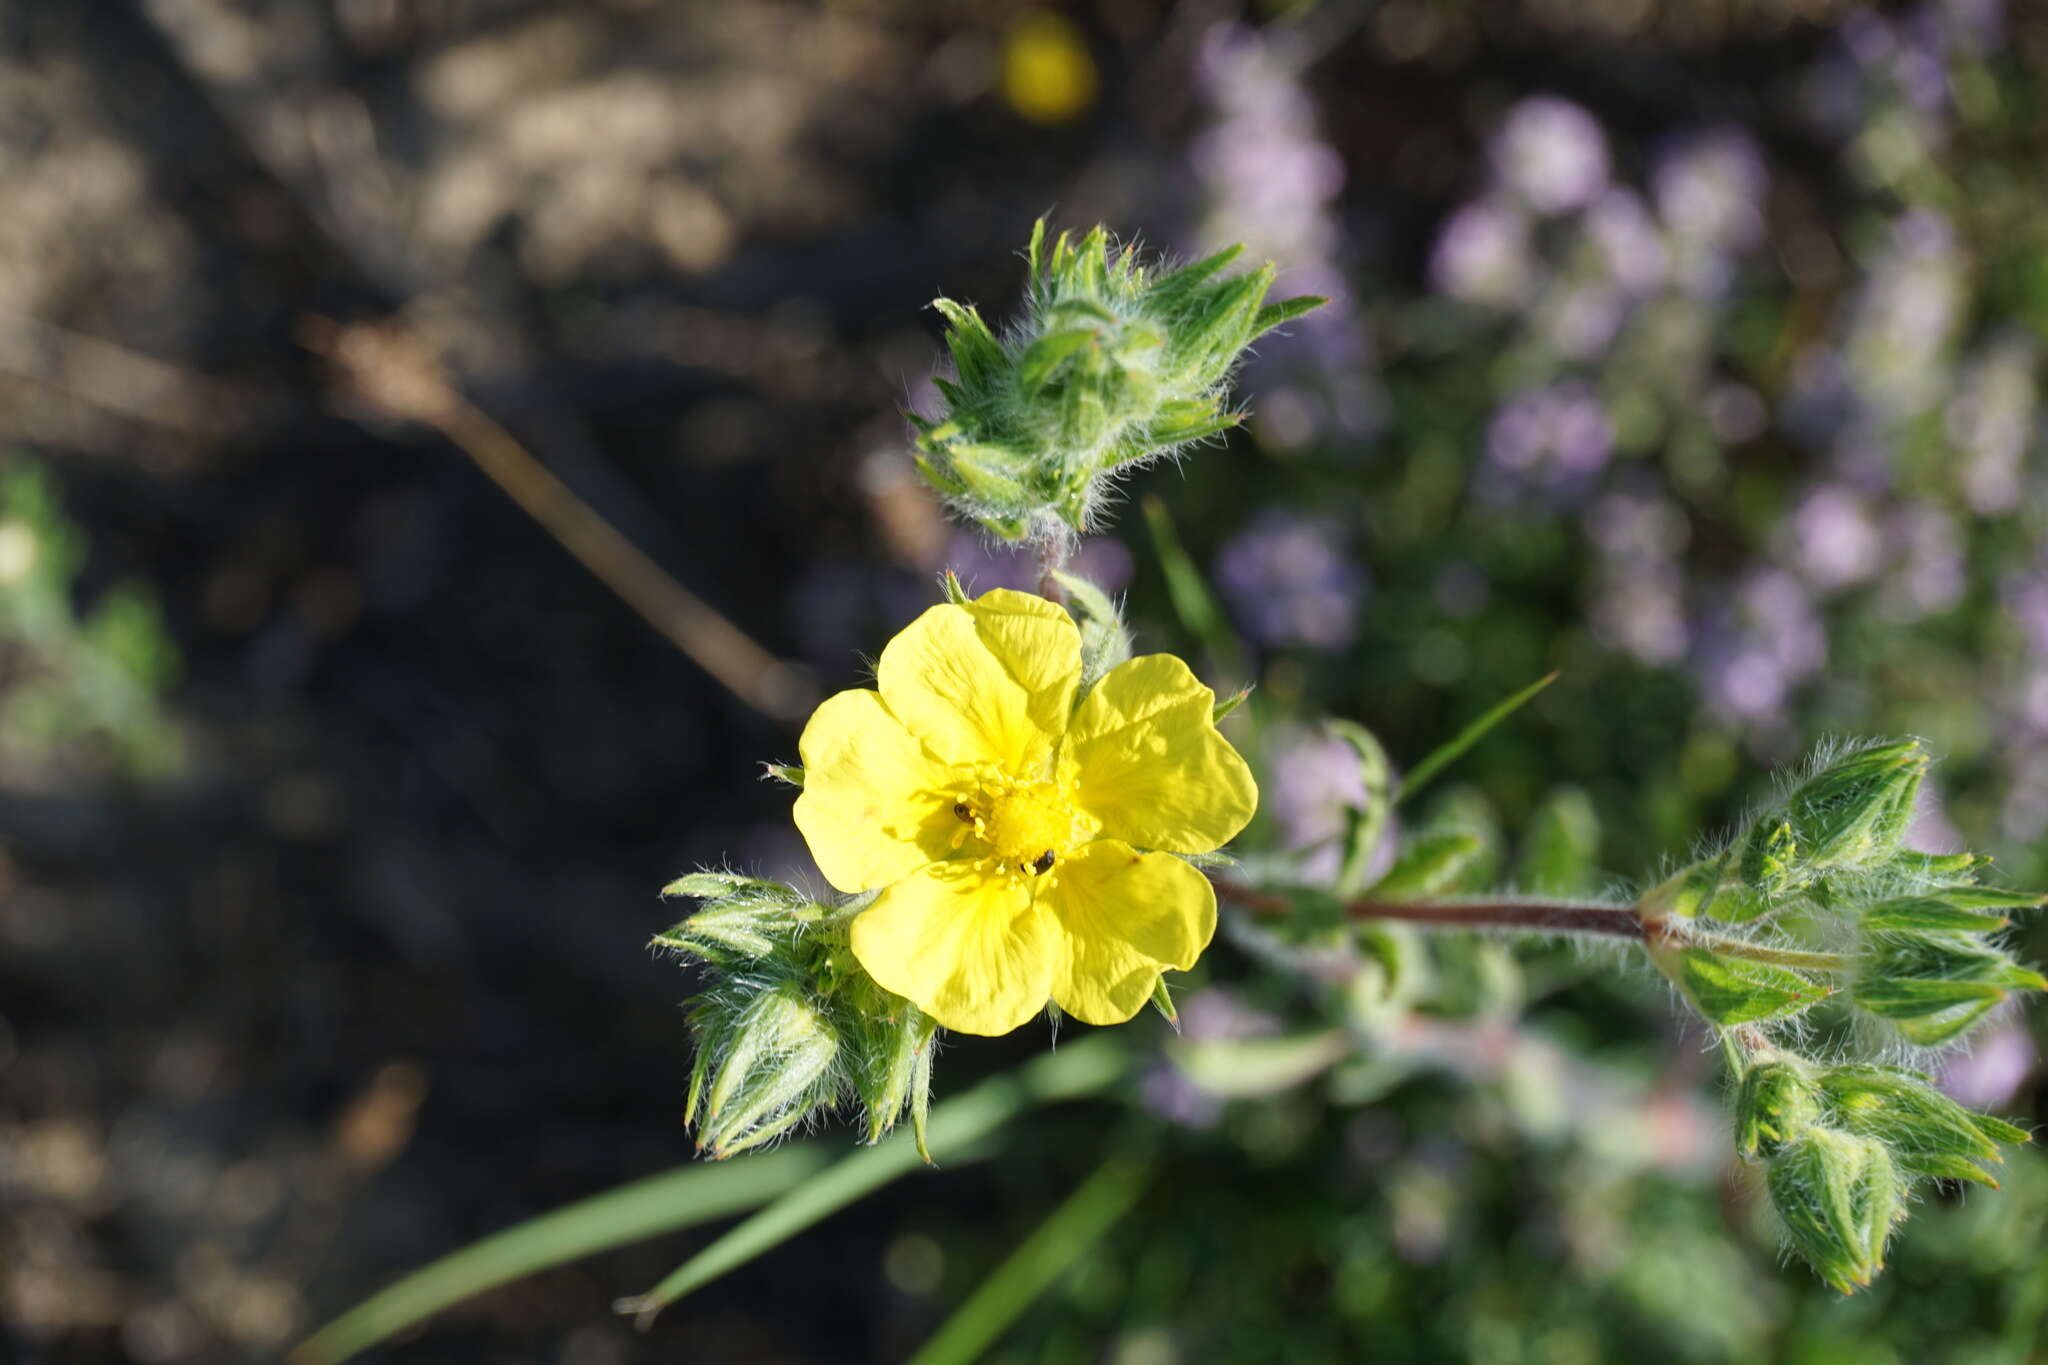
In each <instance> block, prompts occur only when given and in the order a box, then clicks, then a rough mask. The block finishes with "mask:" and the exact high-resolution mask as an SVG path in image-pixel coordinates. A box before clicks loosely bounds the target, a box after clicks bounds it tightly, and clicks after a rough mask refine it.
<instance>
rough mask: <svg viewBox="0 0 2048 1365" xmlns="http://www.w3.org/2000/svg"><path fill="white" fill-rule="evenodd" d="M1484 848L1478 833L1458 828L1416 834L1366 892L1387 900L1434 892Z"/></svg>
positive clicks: (1460, 872)
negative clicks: (1384, 873) (1392, 863)
mask: <svg viewBox="0 0 2048 1365" xmlns="http://www.w3.org/2000/svg"><path fill="white" fill-rule="evenodd" d="M1485 847H1486V845H1485V843H1484V841H1483V840H1481V839H1480V837H1479V836H1478V835H1476V834H1470V833H1467V832H1465V831H1462V830H1451V831H1445V832H1441V833H1434V834H1430V833H1425V834H1418V835H1416V836H1415V837H1414V838H1413V839H1411V840H1409V841H1408V845H1407V847H1405V848H1403V849H1402V850H1401V852H1400V855H1399V856H1398V857H1396V858H1395V859H1394V865H1393V866H1392V867H1391V868H1389V869H1387V875H1386V876H1384V877H1382V878H1380V879H1379V881H1378V882H1376V883H1374V884H1373V886H1372V888H1371V889H1370V890H1369V891H1368V892H1366V894H1367V895H1369V896H1371V897H1373V898H1374V899H1377V900H1390V901H1398V900H1417V899H1420V898H1422V897H1425V896H1433V895H1436V894H1437V893H1438V892H1440V891H1443V890H1445V889H1446V888H1448V887H1450V886H1452V885H1454V884H1455V883H1456V882H1457V880H1458V878H1459V877H1460V876H1462V875H1463V874H1464V872H1465V870H1466V869H1467V868H1468V867H1470V866H1471V865H1472V863H1473V862H1474V861H1475V860H1476V859H1477V858H1479V856H1480V855H1481V854H1482V853H1483V852H1484V851H1485Z"/></svg>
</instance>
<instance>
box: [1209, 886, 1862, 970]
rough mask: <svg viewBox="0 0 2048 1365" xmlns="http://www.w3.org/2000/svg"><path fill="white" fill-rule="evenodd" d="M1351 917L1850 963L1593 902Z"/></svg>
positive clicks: (1362, 903)
mask: <svg viewBox="0 0 2048 1365" xmlns="http://www.w3.org/2000/svg"><path fill="white" fill-rule="evenodd" d="M1216 895H1217V898H1218V899H1219V900H1224V901H1228V902H1229V903H1230V904H1232V905H1235V906H1237V907H1238V908H1240V909H1243V910H1248V911H1250V912H1251V913H1253V914H1255V915H1268V916H1271V915H1284V914H1287V913H1289V911H1290V909H1291V902H1290V901H1289V900H1288V899H1287V897H1285V896H1279V895H1274V894H1271V893H1269V892H1264V891H1254V890H1253V889H1251V888H1250V887H1248V886H1239V885H1237V884H1235V883H1232V882H1224V881H1219V882H1217V883H1216ZM1344 914H1345V916H1346V918H1349V919H1391V920H1401V921H1403V922H1405V923H1408V924H1426V925H1430V926H1433V927H1435V928H1438V929H1522V930H1526V931H1528V932H1530V933H1538V934H1603V935H1606V936H1608V937H1611V938H1632V939H1636V940H1638V941H1640V942H1644V943H1651V942H1655V943H1659V944H1664V943H1668V944H1670V945H1671V946H1673V947H1686V948H1704V949H1706V950H1707V951H1708V952H1711V953H1716V954H1719V955H1720V956H1722V957H1737V958H1742V959H1744V960H1745V961H1749V962H1768V963H1771V964H1773V965H1774V966H1779V967H1797V968H1802V969H1804V970H1806V971H1814V972H1839V971H1842V970H1844V969H1846V968H1847V967H1848V965H1849V961H1848V959H1847V958H1845V957H1842V956H1841V955H1840V954H1838V953H1810V952H1803V951H1801V950H1799V949H1796V948H1771V947H1766V946H1765V945H1763V944H1761V943H1747V942H1744V941H1743V940H1742V939H1739V938H1723V937H1721V936H1719V935H1715V934H1685V933H1681V932H1679V931H1676V930H1674V929H1673V928H1671V926H1670V925H1668V924H1663V923H1659V924H1656V925H1649V924H1645V923H1644V922H1643V919H1642V917H1641V916H1640V915H1638V914H1637V913H1636V910H1635V907H1633V906H1616V905H1601V904H1598V903H1596V902H1592V901H1563V900H1557V901H1532V900H1509V899H1501V900H1469V901H1376V900H1371V899H1367V900H1354V901H1347V902H1346V903H1345V905H1344Z"/></svg>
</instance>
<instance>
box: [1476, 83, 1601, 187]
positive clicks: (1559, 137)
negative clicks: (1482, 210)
mask: <svg viewBox="0 0 2048 1365" xmlns="http://www.w3.org/2000/svg"><path fill="white" fill-rule="evenodd" d="M1488 153H1489V155H1490V157H1491V159H1492V161H1493V173H1494V175H1495V176H1496V177H1497V178H1498V179H1499V181H1500V183H1502V184H1503V185H1506V186H1507V187H1508V188H1510V189H1512V190H1513V191H1515V193H1517V194H1519V195H1521V197H1522V199H1523V201H1524V202H1526V203H1527V204H1528V205H1529V207H1531V208H1533V209H1535V210H1536V212H1538V213H1540V214H1545V215H1555V214H1560V213H1568V212H1570V211H1572V210H1574V209H1580V208H1584V207H1585V206H1586V205H1587V204H1588V203H1590V202H1592V200H1593V197H1594V196H1595V195H1597V194H1599V193H1600V191H1601V190H1602V189H1604V188H1605V187H1606V185H1607V137H1606V135H1605V134H1604V133H1602V132H1601V131H1600V125H1599V123H1598V122H1597V121H1596V120H1595V119H1594V118H1593V116H1592V115H1591V114H1589V113H1587V112H1586V111H1585V110H1584V109H1582V108H1580V107H1579V106H1578V105H1576V104H1573V103H1572V102H1571V101H1570V100H1566V99H1560V98H1558V97H1557V96H1555V95H1532V96H1530V97H1529V98H1527V99H1525V100H1523V101H1522V102H1521V103H1519V104H1517V105H1516V106H1515V107H1514V108H1513V109H1511V110H1510V111H1508V116H1507V119H1506V121H1505V122H1503V123H1502V124H1501V127H1500V130H1499V131H1498V132H1497V133H1495V134H1494V136H1493V140H1492V143H1491V144H1490V146H1489V147H1488Z"/></svg>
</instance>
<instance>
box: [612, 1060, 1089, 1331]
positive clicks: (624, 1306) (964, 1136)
mask: <svg viewBox="0 0 2048 1365" xmlns="http://www.w3.org/2000/svg"><path fill="white" fill-rule="evenodd" d="M927 1051H929V1049H927ZM1129 1065H1130V1059H1129V1056H1128V1054H1126V1053H1125V1052H1124V1050H1123V1048H1122V1046H1121V1044H1119V1043H1118V1042H1116V1041H1115V1040H1114V1039H1113V1038H1111V1037H1110V1036H1109V1035H1106V1034H1096V1035H1093V1036H1091V1037H1087V1038H1083V1039H1081V1040H1079V1041H1078V1042H1073V1043H1069V1044H1067V1045H1066V1046H1064V1047H1062V1048H1061V1049H1060V1050H1059V1051H1057V1052H1049V1053H1045V1054H1043V1055H1041V1056H1039V1057H1037V1058H1035V1059H1033V1060H1032V1061H1030V1062H1027V1063H1026V1064H1025V1065H1024V1066H1023V1067H1022V1068H1020V1069H1019V1071H1018V1072H1017V1074H1016V1075H1014V1076H997V1077H994V1078H992V1079H990V1080H986V1081H983V1082H982V1083H981V1084H980V1085H977V1086H976V1087H974V1089H972V1090H970V1091H968V1092H967V1093H966V1094H964V1095H960V1096H956V1097H955V1098H953V1099H950V1100H948V1101H946V1102H945V1103H944V1104H941V1105H939V1106H938V1107H937V1108H935V1109H933V1110H932V1113H931V1118H930V1122H929V1129H928V1131H929V1135H930V1139H931V1141H932V1142H934V1143H936V1144H937V1145H938V1146H940V1147H941V1148H943V1149H945V1150H947V1151H949V1152H956V1153H960V1154H961V1157H960V1159H962V1160H966V1159H970V1158H969V1157H968V1156H967V1149H968V1148H970V1147H972V1146H973V1145H974V1144H976V1143H979V1142H980V1141H981V1140H982V1139H983V1138H986V1137H989V1136H990V1135H992V1134H994V1133H997V1132H998V1131H999V1130H1001V1129H1002V1128H1003V1126H1004V1125H1005V1124H1007V1123H1008V1122H1010V1121H1011V1120H1012V1119H1014V1118H1016V1117H1017V1116H1018V1115H1020V1114H1022V1113H1024V1112H1025V1111H1026V1110H1028V1109H1031V1108H1033V1107H1035V1106H1037V1105H1040V1104H1044V1103H1048V1102H1050V1101H1053V1100H1063V1099H1077V1098H1080V1097H1082V1096H1084V1095H1090V1094H1094V1093H1096V1092H1097V1091H1100V1090H1102V1089H1105V1088H1107V1087H1108V1086H1110V1085H1112V1084H1114V1083H1115V1082H1116V1081H1117V1080H1118V1079H1120V1078H1121V1077H1122V1076H1123V1075H1124V1074H1125V1072H1126V1071H1127V1070H1128V1068H1129ZM914 1083H915V1082H914V1080H913V1084H914ZM916 1118H917V1114H916V1111H915V1109H914V1108H913V1112H912V1119H913V1121H915V1119H916ZM919 1127H920V1128H922V1127H923V1125H919ZM986 1154H987V1153H983V1155H986ZM920 1165H921V1155H920V1150H919V1145H918V1144H916V1143H907V1142H904V1141H902V1140H900V1139H891V1140H886V1141H884V1142H882V1143H880V1144H879V1145H877V1146H873V1147H863V1148H862V1149H860V1150H859V1151H857V1152H855V1153H853V1154H852V1155H851V1156H848V1157H845V1158H843V1159H842V1160H840V1161H839V1162H838V1164H836V1165H834V1166H833V1167H831V1168H830V1169H829V1170H826V1171H824V1172H822V1173H820V1174H818V1175H817V1176H815V1177H814V1178H812V1179H810V1180H808V1181H806V1182H805V1183H804V1184H802V1185H800V1186H798V1187H796V1188H795V1189H793V1190H791V1191H790V1192H789V1193H788V1194H785V1195H784V1196H782V1198H780V1199H778V1200H776V1201H775V1202H774V1203H772V1204H770V1205H768V1207H766V1208H764V1209H762V1210H761V1211H760V1212H759V1213H757V1214H755V1215H754V1216H753V1217H751V1218H749V1219H747V1220H746V1221H745V1222H743V1223H741V1224H739V1226H737V1227H735V1228H733V1229H731V1230H730V1231H728V1232H727V1233H725V1235H723V1236H722V1237H720V1238H718V1240H716V1241H714V1242H713V1243H711V1245H709V1246H707V1247H705V1248H704V1249H703V1250H702V1251H700V1252H698V1253H697V1254H696V1255H695V1256H692V1257H691V1258H690V1259H689V1260H687V1261H685V1262H683V1264H682V1265H680V1266H678V1267H676V1269H675V1270H674V1272H672V1273H671V1274H670V1275H669V1276H668V1278H666V1279H664V1280H663V1281H662V1282H661V1283H660V1284H658V1285H656V1286H655V1287H654V1288H653V1289H651V1290H649V1291H648V1292H647V1293H645V1294H643V1295H640V1296H639V1297H637V1298H632V1299H623V1300H621V1301H620V1302H619V1304H618V1305H617V1307H618V1310H619V1311H620V1312H622V1313H631V1314H634V1315H635V1317H636V1318H637V1320H638V1321H639V1323H640V1325H641V1326H643V1327H644V1326H646V1325H647V1324H648V1323H650V1322H652V1321H653V1320H654V1318H655V1317H656V1315H658V1314H659V1313H660V1312H661V1310H662V1309H664V1308H666V1307H668V1306H669V1305H670V1304H672V1303H674V1302H675V1301H676V1300H677V1299H680V1298H682V1297H683V1296H684V1295H685V1294H688V1293H690V1292H692V1291H693V1290H696V1289H699V1288H702V1287H703V1286H704V1285H707V1284H709V1283H710V1282H711V1281H713V1280H715V1279H717V1278H718V1277H719V1276H721V1275H724V1274H725V1273H727V1272H728V1271H731V1270H735V1269H737V1268H738V1267H740V1266H743V1265H745V1264H746V1263H747V1262H749V1261H751V1260H753V1259H754V1258H755V1257H756V1256H760V1255H763V1254H764V1253H766V1252H769V1251H772V1250H774V1249H775V1248H776V1247H777V1246H780V1245H781V1244H782V1243H783V1242H785V1241H787V1240H788V1239H789V1238H791V1237H794V1236H796V1235H797V1234H798V1233H800V1232H802V1231H803V1230H804V1229H805V1228H808V1227H810V1226H811V1225H812V1224H814V1223H817V1222H818V1221H820V1220H821V1219H824V1218H827V1217H829V1216H830V1215H832V1214H834V1213H837V1212H838V1211H839V1210H840V1209H842V1208H845V1207H846V1206H847V1205H848V1204H851V1203H853V1202H854V1201H855V1200H857V1199H861V1198H864V1197H866V1196H867V1195H869V1194H872V1193H873V1192H874V1191H876V1190H878V1189H880V1188H882V1187H883V1186H884V1185H887V1184H888V1183H889V1182H890V1181H892V1180H896V1179H897V1178H899V1177H901V1176H904V1175H907V1174H909V1173H910V1172H911V1171H913V1170H916V1169H918V1168H919V1166H920Z"/></svg>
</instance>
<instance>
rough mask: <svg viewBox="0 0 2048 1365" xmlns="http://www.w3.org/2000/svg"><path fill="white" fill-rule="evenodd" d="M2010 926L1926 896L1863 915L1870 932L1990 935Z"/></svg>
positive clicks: (1895, 902)
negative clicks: (1930, 931) (1932, 932)
mask: <svg viewBox="0 0 2048 1365" xmlns="http://www.w3.org/2000/svg"><path fill="white" fill-rule="evenodd" d="M2010 923H2012V921H2011V920H2009V919H2006V918H2005V917H2004V916H2003V915H1986V914H1980V913H1979V912H1977V911H1975V910H1964V909H1960V908H1958V907H1957V906H1955V905H1953V904H1951V903H1949V902H1948V900H1947V899H1946V898H1943V899H1942V900H1933V899H1930V898H1928V897H1925V896H1911V897H1907V898H1904V899H1901V900H1891V901H1885V902H1883V903H1882V904H1880V905H1873V906H1871V907H1870V908H1869V909H1868V910H1866V911H1864V912H1863V927H1864V928H1865V929H1867V930H1871V931H1878V930H1883V931H1887V932H1911V931H1914V930H1923V929H1924V930H1936V931H1941V930H1952V931H1955V932H1958V933H1965V934H1988V933H1990V932H1991V931H1993V930H1994V929H2003V928H2005V926H2006V925H2008V924H2010Z"/></svg>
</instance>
